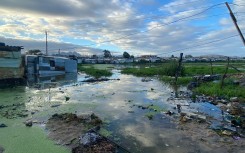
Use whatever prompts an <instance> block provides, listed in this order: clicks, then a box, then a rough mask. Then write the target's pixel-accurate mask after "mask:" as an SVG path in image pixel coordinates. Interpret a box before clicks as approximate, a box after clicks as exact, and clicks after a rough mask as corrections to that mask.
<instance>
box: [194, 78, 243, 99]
mask: <svg viewBox="0 0 245 153" xmlns="http://www.w3.org/2000/svg"><path fill="white" fill-rule="evenodd" d="M194 92H195V93H202V94H205V95H209V96H219V97H224V98H230V97H239V98H243V99H244V98H245V94H244V93H245V88H244V87H241V86H239V85H235V84H233V83H232V81H231V80H226V81H225V84H224V86H223V88H222V89H221V88H220V82H207V83H202V84H201V85H200V86H199V87H197V88H195V89H194Z"/></svg>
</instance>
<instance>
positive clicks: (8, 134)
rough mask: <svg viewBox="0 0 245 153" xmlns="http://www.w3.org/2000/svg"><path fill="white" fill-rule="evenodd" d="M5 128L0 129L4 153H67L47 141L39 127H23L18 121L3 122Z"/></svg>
mask: <svg viewBox="0 0 245 153" xmlns="http://www.w3.org/2000/svg"><path fill="white" fill-rule="evenodd" d="M4 123H6V124H7V125H8V127H7V128H1V129H0V138H1V139H0V144H1V146H2V147H4V149H5V152H4V153H69V152H70V151H69V150H68V149H67V148H65V147H62V146H58V145H55V142H54V141H52V140H50V139H48V138H47V136H46V133H45V132H44V131H43V129H41V128H40V127H36V126H33V127H25V125H24V124H23V123H21V122H19V123H18V121H10V120H5V121H4Z"/></svg>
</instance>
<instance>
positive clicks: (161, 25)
mask: <svg viewBox="0 0 245 153" xmlns="http://www.w3.org/2000/svg"><path fill="white" fill-rule="evenodd" d="M222 4H223V3H218V4H215V5H212V6H210V7H208V8H207V9H204V10H203V11H201V12H199V13H196V14H193V15H190V16H187V17H183V18H180V19H177V20H175V21H172V22H169V23H165V24H159V25H157V26H155V27H152V28H150V29H149V30H145V31H142V32H134V33H131V34H128V35H126V36H122V37H119V38H116V39H111V40H106V41H102V42H99V43H92V44H89V45H83V46H81V47H89V46H93V45H97V44H103V43H107V42H113V41H117V40H121V39H125V38H128V37H129V36H132V35H136V34H139V33H145V32H149V31H151V30H153V29H156V28H159V27H163V26H167V25H170V24H173V23H176V22H179V21H182V20H186V19H188V18H192V17H194V16H197V15H200V14H203V13H205V12H206V11H208V10H210V9H212V8H214V7H217V6H220V5H222ZM76 48H79V47H72V48H63V49H76ZM53 50H57V49H53Z"/></svg>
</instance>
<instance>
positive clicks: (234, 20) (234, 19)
mask: <svg viewBox="0 0 245 153" xmlns="http://www.w3.org/2000/svg"><path fill="white" fill-rule="evenodd" d="M225 4H226V6H227V8H228V10H229V12H230V16H231V19H232V21H233V23H234V25H235V26H236V29H237V31H238V33H239V35H240V37H241V39H242V42H243V45H244V46H245V39H244V37H243V34H242V32H241V30H240V28H239V26H238V24H237V20H236V17H235V15H234V14H233V12H232V10H231V8H230V6H229V4H228V3H227V2H225Z"/></svg>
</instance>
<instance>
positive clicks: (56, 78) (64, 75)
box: [25, 55, 77, 88]
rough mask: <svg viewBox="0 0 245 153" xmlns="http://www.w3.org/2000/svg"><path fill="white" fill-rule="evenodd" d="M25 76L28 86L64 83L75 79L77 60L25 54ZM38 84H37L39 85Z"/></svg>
mask: <svg viewBox="0 0 245 153" xmlns="http://www.w3.org/2000/svg"><path fill="white" fill-rule="evenodd" d="M25 61H26V63H25V64H26V74H27V75H26V76H27V84H28V86H33V85H38V84H39V85H40V84H43V85H42V87H40V88H46V87H44V86H50V85H52V86H53V85H66V84H70V83H71V82H74V81H77V61H76V60H72V59H69V58H64V57H56V56H42V55H27V56H26V60H25ZM39 85H38V86H39Z"/></svg>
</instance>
